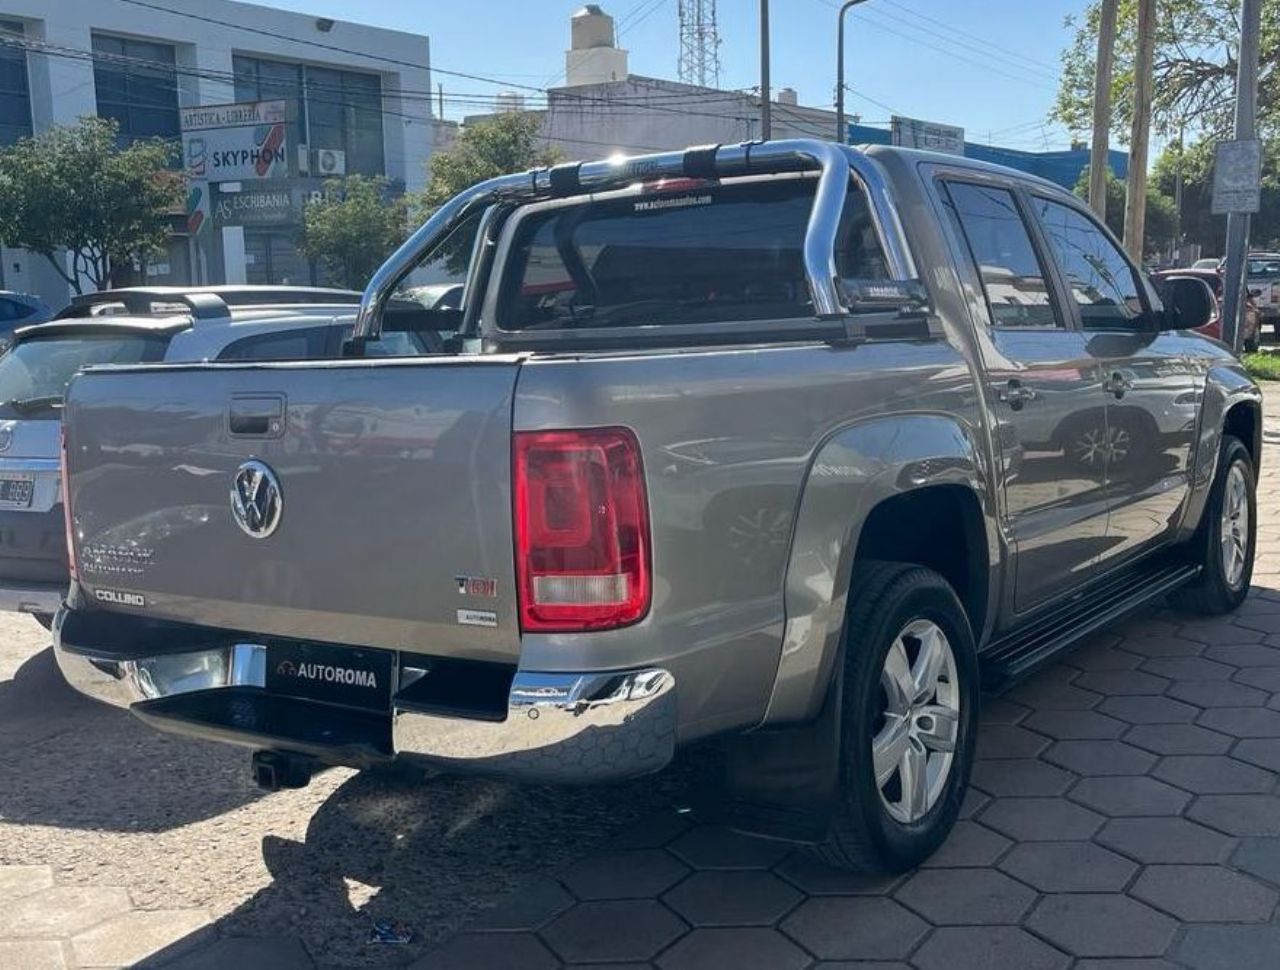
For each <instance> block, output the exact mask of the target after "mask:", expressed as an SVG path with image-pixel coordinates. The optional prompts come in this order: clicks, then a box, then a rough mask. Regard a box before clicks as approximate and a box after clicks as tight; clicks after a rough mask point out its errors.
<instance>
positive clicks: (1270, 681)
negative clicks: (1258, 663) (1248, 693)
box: [1231, 667, 1280, 694]
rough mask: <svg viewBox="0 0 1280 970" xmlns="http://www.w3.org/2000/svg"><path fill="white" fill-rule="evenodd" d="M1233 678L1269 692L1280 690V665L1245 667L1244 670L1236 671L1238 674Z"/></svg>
mask: <svg viewBox="0 0 1280 970" xmlns="http://www.w3.org/2000/svg"><path fill="white" fill-rule="evenodd" d="M1231 679H1232V680H1234V681H1236V682H1238V683H1241V684H1248V685H1249V686H1250V687H1256V688H1258V689H1259V690H1265V691H1266V692H1267V693H1269V694H1274V693H1276V692H1277V691H1280V667H1245V668H1244V669H1243V670H1239V671H1236V675H1235V676H1234V677H1232V678H1231Z"/></svg>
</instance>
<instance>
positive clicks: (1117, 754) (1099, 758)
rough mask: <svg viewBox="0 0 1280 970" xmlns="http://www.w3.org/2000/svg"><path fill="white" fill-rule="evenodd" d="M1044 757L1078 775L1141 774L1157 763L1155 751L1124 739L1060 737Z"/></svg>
mask: <svg viewBox="0 0 1280 970" xmlns="http://www.w3.org/2000/svg"><path fill="white" fill-rule="evenodd" d="M1044 758H1045V760H1046V761H1051V762H1053V763H1054V764H1056V765H1060V766H1061V767H1063V768H1067V769H1068V770H1070V771H1074V772H1075V773H1076V774H1078V775H1140V774H1143V773H1144V772H1146V771H1148V770H1149V769H1150V768H1151V766H1152V765H1154V764H1155V763H1156V757H1155V755H1153V754H1151V753H1150V752H1148V751H1143V750H1142V749H1141V748H1135V747H1133V746H1132V745H1129V744H1125V743H1124V742H1123V741H1057V742H1055V743H1054V745H1053V747H1051V748H1049V750H1048V751H1046V752H1045V753H1044Z"/></svg>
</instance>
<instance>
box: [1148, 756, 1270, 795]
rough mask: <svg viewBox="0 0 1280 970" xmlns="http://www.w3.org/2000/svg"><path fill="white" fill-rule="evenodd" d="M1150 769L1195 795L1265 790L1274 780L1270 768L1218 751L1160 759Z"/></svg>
mask: <svg viewBox="0 0 1280 970" xmlns="http://www.w3.org/2000/svg"><path fill="white" fill-rule="evenodd" d="M1151 773H1152V775H1154V776H1155V777H1156V778H1160V779H1162V780H1163V781H1167V782H1169V784H1171V785H1177V786H1178V787H1179V788H1184V789H1186V790H1187V791H1189V792H1195V793H1196V794H1198V795H1226V794H1231V793H1239V792H1269V791H1271V789H1272V788H1274V787H1275V783H1276V778H1275V775H1274V774H1272V773H1271V772H1270V771H1265V770H1263V769H1262V768H1257V767H1255V766H1253V765H1249V764H1245V763H1244V762H1243V761H1236V760H1235V759H1234V758H1224V757H1223V756H1222V755H1176V756H1174V757H1171V758H1165V759H1163V760H1162V761H1161V762H1160V764H1158V765H1156V767H1155V770H1154V771H1152V772H1151Z"/></svg>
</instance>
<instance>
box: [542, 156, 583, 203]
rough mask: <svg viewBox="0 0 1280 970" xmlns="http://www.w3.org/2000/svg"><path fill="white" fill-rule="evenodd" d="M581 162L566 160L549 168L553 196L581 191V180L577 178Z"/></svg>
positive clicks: (575, 193) (574, 193)
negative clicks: (566, 161) (564, 162)
mask: <svg viewBox="0 0 1280 970" xmlns="http://www.w3.org/2000/svg"><path fill="white" fill-rule="evenodd" d="M581 168H582V163H581V162H568V163H567V164H564V165H557V166H555V168H553V169H551V172H550V173H549V174H550V177H551V194H552V195H554V196H562V195H577V194H578V193H579V192H581V191H582V180H581V179H580V178H578V171H579V169H581Z"/></svg>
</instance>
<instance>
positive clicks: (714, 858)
mask: <svg viewBox="0 0 1280 970" xmlns="http://www.w3.org/2000/svg"><path fill="white" fill-rule="evenodd" d="M670 848H671V851H672V852H674V853H676V855H678V856H680V857H681V858H682V859H683V860H684V861H685V862H687V863H689V865H691V866H693V867H694V868H695V869H768V868H769V867H770V866H774V865H776V864H777V863H779V862H780V861H782V858H783V857H784V856H785V855H786V854H787V853H788V852H790V851H791V849H790V847H789V846H788V845H787V844H786V843H785V842H777V841H774V840H772V839H757V838H753V837H752V836H750V835H742V834H741V833H739V832H734V831H732V830H730V829H727V828H721V827H719V826H715V825H704V826H701V827H699V828H695V829H693V830H691V831H689V832H686V833H685V834H684V835H682V836H680V838H678V839H676V841H674V842H672V843H671V846H670Z"/></svg>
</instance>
